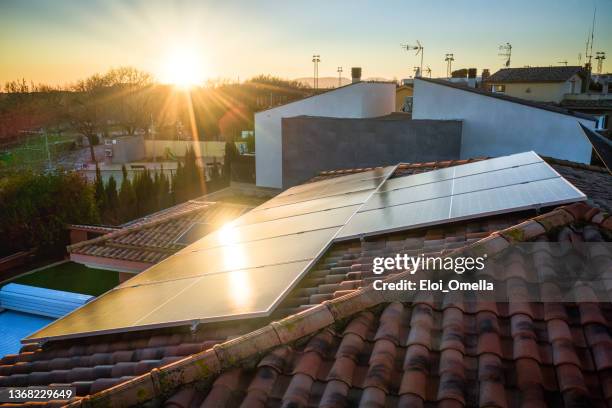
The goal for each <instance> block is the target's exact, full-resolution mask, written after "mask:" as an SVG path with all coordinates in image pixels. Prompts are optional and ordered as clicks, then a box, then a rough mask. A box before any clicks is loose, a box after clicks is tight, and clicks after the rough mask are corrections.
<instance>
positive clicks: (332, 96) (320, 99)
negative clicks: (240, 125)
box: [255, 82, 396, 188]
mask: <svg viewBox="0 0 612 408" xmlns="http://www.w3.org/2000/svg"><path fill="white" fill-rule="evenodd" d="M395 88H396V85H395V83H391V82H357V83H354V84H351V85H347V86H344V87H340V88H336V89H334V90H331V91H329V92H325V93H322V94H320V95H315V96H311V97H309V98H305V99H302V100H299V101H295V102H291V103H288V104H286V105H282V106H277V107H275V108H272V109H268V110H265V111H261V112H257V113H256V114H255V152H256V159H255V160H256V177H257V185H258V186H261V187H273V188H281V187H282V186H283V180H282V178H283V177H282V171H283V170H282V162H283V158H282V124H281V121H282V119H283V118H290V117H294V116H301V115H309V116H326V117H337V118H370V117H377V116H383V115H387V114H389V113H391V112H393V111H394V110H395Z"/></svg>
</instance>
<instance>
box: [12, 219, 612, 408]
mask: <svg viewBox="0 0 612 408" xmlns="http://www.w3.org/2000/svg"><path fill="white" fill-rule="evenodd" d="M587 213H588V211H582V210H579V209H576V208H572V210H571V211H565V210H563V212H562V213H561V214H554V215H552V216H551V215H547V216H540V217H536V219H535V222H538V223H540V224H539V225H542V230H540V231H541V232H542V231H543V230H544V229H545V228H546V227H548V232H547V233H546V236H547V239H550V240H556V239H558V236H559V234H560V231H562V230H563V227H564V226H565V225H566V224H568V223H569V224H572V223H574V222H575V221H576V220H575V217H587V215H585V214H587ZM589 216H590V217H591V219H594V220H596V221H597V222H598V224H596V226H595V227H593V228H596V229H597V230H598V231H600V229H601V228H602V226H601V225H602V224H604V223H605V221H606V220H607V218H604V217H597V215H596V214H593V215H589ZM524 220H525V215H524V214H515V215H505V216H503V218H502V217H494V218H493V219H491V220H490V221H487V222H483V221H482V220H475V221H468V222H463V223H461V224H460V225H454V226H452V227H449V228H448V229H447V228H445V227H441V228H440V227H438V228H435V229H422V230H419V231H411V232H409V233H408V232H407V233H406V234H405V235H401V234H393V235H388V236H382V237H378V238H373V239H371V240H367V241H364V242H357V243H355V242H351V243H341V244H337V245H334V246H333V247H332V249H331V250H330V251H329V252H328V254H326V255H325V256H324V257H323V258H322V259H321V260H320V261H319V264H318V265H317V267H316V268H314V269H313V271H312V272H311V273H310V274H309V275H307V276H306V277H305V278H304V279H303V281H302V282H301V283H300V285H298V287H296V288H295V290H294V292H292V293H291V294H290V295H289V296H288V298H287V300H286V301H284V302H282V303H281V305H279V307H278V309H277V310H276V311H275V314H274V318H275V319H281V318H282V317H284V316H288V315H289V317H288V318H286V319H282V320H278V321H277V322H274V323H271V324H268V325H267V326H264V325H265V324H267V323H269V322H268V321H264V322H263V323H262V322H226V323H219V324H215V325H208V326H206V325H204V326H203V327H202V328H200V329H198V330H197V331H196V332H194V333H191V332H173V331H172V330H165V331H161V332H160V331H153V332H152V333H132V334H128V333H126V334H125V335H121V336H118V337H117V338H109V337H101V338H96V337H93V338H89V339H84V341H82V342H75V341H72V342H70V341H66V342H58V343H57V344H54V343H53V342H52V343H50V344H48V345H46V346H45V347H44V348H43V349H35V350H31V349H30V351H29V352H28V353H23V354H20V355H16V356H8V357H5V358H4V359H2V360H1V361H0V375H2V377H0V386H5V385H19V384H24V385H25V384H28V383H29V382H30V381H38V382H39V383H48V382H58V381H56V380H59V382H64V383H72V384H75V385H77V386H78V390H79V392H80V393H82V394H85V393H93V392H95V391H97V390H102V389H106V388H108V387H110V386H112V385H114V384H121V385H118V386H116V387H114V388H112V389H111V390H109V391H108V392H103V393H100V394H97V395H95V396H93V397H92V398H91V399H90V400H89V401H88V403H92V404H94V405H95V404H96V402H106V403H108V404H112V403H113V402H114V403H117V404H118V403H119V402H121V403H122V404H124V403H125V404H128V403H129V404H133V403H137V402H138V397H137V396H136V394H135V393H134V391H133V388H131V387H134V386H135V385H134V384H137V385H138V387H139V388H140V389H142V390H144V391H143V392H144V393H145V394H146V395H149V396H152V395H153V394H154V393H155V392H159V391H156V390H158V389H159V387H160V384H161V385H163V387H162V388H163V390H164V392H165V393H166V394H167V395H169V396H170V397H171V399H170V400H168V402H170V403H175V404H178V403H183V402H181V401H187V400H189V404H192V405H193V404H195V406H199V405H200V404H202V403H203V402H205V403H206V404H208V403H210V404H212V403H213V401H217V402H218V401H224V402H227V403H228V404H230V405H240V404H243V405H244V406H258V405H259V406H282V405H283V404H284V405H287V406H289V405H291V404H299V405H309V406H313V405H321V406H347V405H348V406H351V405H359V404H366V403H371V404H372V406H378V405H381V404H382V405H381V406H385V405H384V404H386V405H387V406H395V405H403V404H405V405H406V406H420V405H429V406H431V405H438V406H462V405H463V404H466V405H469V406H475V405H492V406H514V405H518V404H523V405H524V406H550V405H552V406H555V405H560V404H563V403H564V402H565V403H566V404H569V403H583V404H584V405H587V406H588V405H595V406H596V405H605V404H606V403H608V404H609V403H610V401H612V391H611V390H610V389H611V388H612V367H611V359H610V344H611V339H610V327H611V325H610V318H611V316H612V308H611V307H610V305H609V304H606V303H579V304H578V305H576V304H572V303H562V302H559V303H546V304H536V303H532V302H527V301H526V300H525V299H524V298H522V296H523V292H522V290H523V289H524V286H521V285H522V284H524V282H523V281H522V280H520V279H518V280H517V281H513V280H512V279H517V278H518V275H520V274H518V273H513V274H511V276H513V278H512V279H510V280H509V281H510V284H509V285H510V287H512V288H514V290H515V292H512V293H514V295H513V296H516V298H517V299H518V300H520V301H518V302H514V303H516V304H512V303H511V304H508V303H496V302H495V301H494V300H492V299H487V298H486V297H477V298H469V299H468V297H464V296H460V295H458V294H457V293H450V294H449V295H448V296H447V297H445V298H444V299H443V300H442V301H440V299H433V298H432V297H419V298H418V299H415V300H414V301H412V302H411V301H402V302H397V301H395V302H394V301H391V300H386V299H384V298H382V297H381V295H380V293H373V292H375V291H371V290H370V289H368V288H367V287H366V284H365V282H364V279H366V278H368V277H369V276H371V274H370V273H371V266H367V267H363V265H367V264H368V263H369V262H371V258H372V256H373V255H372V254H373V253H374V252H376V251H382V252H380V253H392V252H393V251H397V250H400V249H401V248H403V249H405V250H407V249H409V248H410V249H411V250H422V249H423V248H424V247H425V242H426V241H427V240H426V239H425V237H434V236H435V237H438V238H436V239H438V240H442V241H443V242H444V245H447V244H449V243H452V242H457V240H456V238H457V237H458V235H457V234H461V233H463V234H466V232H465V231H471V232H470V233H478V234H481V235H482V236H483V237H484V236H489V235H490V234H491V233H492V232H495V230H491V229H490V228H499V227H500V226H501V228H502V229H506V228H508V227H511V226H512V225H517V224H519V223H521V222H522V221H524ZM579 221H580V220H579ZM593 222H594V221H593ZM564 223H565V224H564ZM583 223H584V221H580V222H579V223H577V224H576V225H575V226H574V227H573V228H574V232H575V233H577V234H579V235H580V237H581V238H582V239H584V240H588V239H589V238H588V237H589V236H591V238H592V239H602V237H604V235H605V234H604V235H601V234H600V235H599V237H597V236H596V234H595V235H593V234H592V232H589V229H588V228H586V227H584V224H583ZM523 225H524V226H525V228H524V229H525V231H524V233H525V234H526V236H530V235H529V233H528V231H529V228H533V224H532V223H525V224H523ZM553 226H555V227H556V228H554V227H553ZM430 230H431V231H433V232H429V233H428V231H430ZM458 231H459V232H458ZM461 231H463V232H461ZM506 232H507V231H506ZM504 233H505V232H504V231H502V232H501V233H500V234H501V235H496V234H494V235H493V236H494V237H495V239H497V237H500V238H501V239H503V240H504V241H505V242H508V243H509V245H511V244H512V243H511V242H509V241H508V240H507V239H506V238H504V237H503V236H502V235H503V234H504ZM563 234H564V235H562V237H561V238H562V239H565V238H571V239H578V238H580V237H573V238H572V236H571V234H568V233H567V232H564V233H563ZM589 234H591V235H589ZM510 236H511V237H516V236H517V234H516V233H514V232H513V233H511V234H510ZM440 237H441V238H440ZM489 241H490V240H489ZM510 241H513V239H510ZM437 245H439V244H437ZM478 245H479V244H478V243H476V244H473V245H471V246H469V247H468V249H473V248H474V247H478ZM500 247H506V245H502V246H498V245H495V246H492V247H491V248H493V249H494V250H495V249H496V248H500ZM398 248H400V249H398ZM385 251H387V252H385ZM548 255H550V254H548ZM544 258H545V257H544V256H543V257H542V259H544ZM520 261H521V259H520V258H513V262H515V263H519V264H520ZM544 266H545V262H544V263H543V264H542V265H541V267H544ZM313 276H316V278H313ZM327 276H334V277H340V278H341V279H340V281H339V282H338V283H337V284H336V283H329V282H328V281H326V279H325V278H326V277H327ZM401 277H402V276H401V275H398V276H396V277H394V278H392V279H399V278H401ZM368 279H369V278H368ZM344 282H351V283H350V287H351V288H352V289H346V290H348V291H350V292H347V293H348V294H346V295H344V296H342V297H339V298H335V299H333V300H326V301H324V302H323V303H322V304H319V305H318V306H315V307H309V306H308V305H307V304H306V303H302V302H310V301H311V300H313V298H312V295H317V294H330V293H334V292H335V291H337V290H338V288H339V287H340V286H342V285H344V286H343V287H346V286H347V285H348V284H346V283H344ZM333 285H337V286H338V288H334V287H332V286H333ZM359 287H361V289H358V288H359ZM554 287H555V285H551V286H550V289H549V290H550V291H551V292H552V291H554ZM332 291H333V292H332ZM322 299H323V297H322V298H320V299H318V298H314V300H322ZM296 310H303V311H302V312H301V313H298V314H295V311H296ZM262 326H264V328H263V329H261V327H262ZM254 329H259V330H257V331H255V332H252V331H253V330H254ZM242 333H249V335H248V336H240V337H236V338H234V336H236V335H240V334H242ZM230 338H231V341H229V342H228V341H227V340H228V339H230ZM218 342H225V343H224V344H223V345H222V346H216V347H214V348H212V349H211V347H212V345H213V344H215V343H218ZM191 353H196V354H191ZM79 354H80V355H79ZM178 355H186V356H187V357H183V358H181V357H178ZM169 359H175V360H169ZM52 361H54V363H53V365H54V366H56V367H61V368H57V369H55V370H53V371H51V370H52V369H51V367H50V366H51V362H52ZM242 361H244V362H248V364H246V363H245V364H242V363H241V362H242ZM164 364H169V365H167V366H165V367H164ZM157 367H159V368H157ZM34 368H36V369H37V370H34ZM147 370H149V371H147ZM150 370H152V371H150ZM18 372H23V374H19V373H18ZM143 373H146V374H144V375H141V376H140V377H137V378H135V379H134V380H132V382H128V383H124V381H125V380H126V379H130V378H132V376H135V375H140V374H143ZM45 374H46V375H45ZM160 378H164V380H165V381H162V382H159V379H160ZM75 379H78V381H69V380H75ZM183 384H185V385H187V386H186V387H184V388H181V385H183ZM194 384H195V385H197V387H195V388H193V389H195V390H196V391H195V393H192V391H185V390H189V389H192V388H190V387H191V386H192V385H194ZM181 390H182V391H181ZM177 392H181V393H182V394H181V395H179V396H177V397H176V399H174V400H173V399H172V398H174V397H172V396H173V395H175V394H176V393H177ZM179 397H180V398H179ZM173 401H176V402H173ZM206 401H208V402H206ZM108 404H107V405H108ZM115 405H116V404H115ZM192 405H190V406H192Z"/></svg>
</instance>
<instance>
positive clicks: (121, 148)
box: [105, 135, 145, 164]
mask: <svg viewBox="0 0 612 408" xmlns="http://www.w3.org/2000/svg"><path fill="white" fill-rule="evenodd" d="M115 140H117V143H116V144H113V145H110V146H105V148H112V149H113V157H112V160H111V163H113V164H125V163H129V162H133V161H137V160H142V159H144V158H145V142H144V137H143V136H142V135H137V136H131V137H120V138H116V139H115Z"/></svg>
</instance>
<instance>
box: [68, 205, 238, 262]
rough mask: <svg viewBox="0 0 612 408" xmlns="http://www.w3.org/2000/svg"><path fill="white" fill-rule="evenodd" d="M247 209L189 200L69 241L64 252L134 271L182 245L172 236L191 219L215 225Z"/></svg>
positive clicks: (86, 259) (81, 259) (185, 228)
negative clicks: (70, 243) (104, 230)
mask: <svg viewBox="0 0 612 408" xmlns="http://www.w3.org/2000/svg"><path fill="white" fill-rule="evenodd" d="M249 209H250V207H248V206H246V205H242V204H233V203H226V202H210V201H200V200H190V201H188V202H186V203H183V204H179V205H176V206H173V207H170V208H167V209H165V210H162V211H159V212H157V213H154V214H151V215H148V216H145V217H142V218H139V219H137V220H134V221H131V222H129V223H126V224H123V225H122V227H121V228H120V229H117V230H114V231H112V232H109V233H107V234H105V235H102V236H99V237H96V238H93V239H90V240H87V241H82V242H79V243H77V244H74V245H70V246H68V252H69V253H70V257H71V259H73V260H74V261H76V262H81V263H86V264H91V265H95V266H98V267H103V266H104V265H106V264H108V265H107V266H108V267H109V268H112V269H121V268H122V267H126V268H128V269H129V270H133V271H138V270H142V269H145V268H146V267H148V266H151V265H153V264H156V263H158V262H160V261H161V260H163V259H165V258H167V257H168V256H170V255H172V254H174V253H175V252H177V251H179V250H180V249H182V248H184V247H185V245H184V244H181V243H177V242H176V240H177V238H179V237H180V236H181V235H182V234H183V233H184V232H185V231H187V230H188V229H189V228H190V227H191V226H192V225H193V224H194V223H206V224H210V225H211V227H213V228H217V227H220V226H222V225H223V224H225V223H226V222H229V221H231V220H233V219H235V218H237V217H238V216H240V215H241V214H242V213H244V212H245V211H247V210H249ZM117 261H124V263H125V262H127V263H129V265H128V264H125V265H121V264H119V263H118V262H117Z"/></svg>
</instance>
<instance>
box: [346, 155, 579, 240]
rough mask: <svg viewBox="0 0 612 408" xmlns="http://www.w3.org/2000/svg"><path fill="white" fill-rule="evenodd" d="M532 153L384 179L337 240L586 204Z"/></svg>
mask: <svg viewBox="0 0 612 408" xmlns="http://www.w3.org/2000/svg"><path fill="white" fill-rule="evenodd" d="M585 199H586V196H585V195H584V194H583V193H582V192H580V191H579V190H578V189H576V188H575V187H574V186H572V185H571V184H570V183H568V182H567V181H566V180H565V179H563V178H562V177H561V176H560V175H559V174H558V173H557V172H556V171H555V170H554V169H553V168H552V167H550V166H549V165H548V164H547V163H546V162H544V161H543V160H542V159H541V158H540V157H539V156H538V155H537V154H535V153H534V152H527V153H520V154H514V155H511V156H504V157H500V158H496V159H490V160H484V161H479V162H473V163H469V164H465V165H461V166H456V167H447V168H444V169H439V170H434V171H430V172H427V173H421V174H415V175H412V176H408V177H400V178H394V179H389V180H387V181H386V182H385V183H384V184H383V185H382V186H381V187H380V189H379V190H378V191H377V192H376V193H375V194H373V195H372V197H371V198H370V199H369V200H368V202H367V203H366V204H365V205H363V206H362V207H361V208H360V210H359V211H358V212H357V213H356V214H355V216H354V217H352V218H351V220H350V221H349V222H348V223H347V225H346V226H345V227H343V229H342V231H340V233H339V234H338V236H337V238H338V239H350V238H355V237H358V236H367V235H371V234H380V233H383V232H392V231H396V230H402V229H405V228H408V227H410V228H417V227H423V226H427V225H434V224H441V223H447V222H453V221H460V220H464V219H468V218H474V217H482V216H487V215H492V214H498V213H502V212H510V211H519V210H522V209H528V208H533V207H539V206H551V205H558V204H564V203H569V202H575V201H580V200H585Z"/></svg>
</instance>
